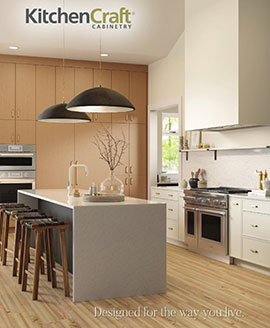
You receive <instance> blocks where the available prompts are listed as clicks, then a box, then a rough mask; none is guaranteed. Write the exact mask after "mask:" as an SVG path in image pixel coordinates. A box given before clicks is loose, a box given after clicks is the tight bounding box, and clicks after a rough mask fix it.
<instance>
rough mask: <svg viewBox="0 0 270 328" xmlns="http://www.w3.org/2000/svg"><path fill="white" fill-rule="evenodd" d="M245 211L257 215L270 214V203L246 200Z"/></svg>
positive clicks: (244, 201) (244, 202) (244, 203)
mask: <svg viewBox="0 0 270 328" xmlns="http://www.w3.org/2000/svg"><path fill="white" fill-rule="evenodd" d="M243 210H244V211H249V212H255V213H266V214H270V202H269V201H263V200H252V199H244V200H243Z"/></svg>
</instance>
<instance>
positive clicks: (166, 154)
mask: <svg viewBox="0 0 270 328" xmlns="http://www.w3.org/2000/svg"><path fill="white" fill-rule="evenodd" d="M178 127H179V125H178V114H177V113H175V114H174V113H162V172H167V173H178V154H179V133H178Z"/></svg>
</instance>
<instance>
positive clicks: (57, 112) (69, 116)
mask: <svg viewBox="0 0 270 328" xmlns="http://www.w3.org/2000/svg"><path fill="white" fill-rule="evenodd" d="M64 7H65V1H64V0H63V8H64ZM65 48H66V47H65V28H64V24H63V61H62V63H63V65H62V93H63V95H62V96H63V102H62V103H61V104H56V105H52V106H51V107H49V108H47V109H45V110H44V111H43V112H42V113H41V114H40V115H39V116H38V118H37V121H39V122H46V123H89V122H91V120H90V118H89V117H88V115H87V114H85V113H75V112H70V111H68V110H67V109H66V106H67V104H66V103H65V96H64V89H65V77H64V72H65Z"/></svg>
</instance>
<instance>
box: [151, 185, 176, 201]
mask: <svg viewBox="0 0 270 328" xmlns="http://www.w3.org/2000/svg"><path fill="white" fill-rule="evenodd" d="M151 197H152V198H153V197H155V198H162V199H168V200H178V192H177V191H169V190H164V189H159V188H153V189H152V190H151Z"/></svg>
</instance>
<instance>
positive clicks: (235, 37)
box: [185, 0, 270, 130]
mask: <svg viewBox="0 0 270 328" xmlns="http://www.w3.org/2000/svg"><path fill="white" fill-rule="evenodd" d="M185 26H186V27H185V128H186V130H198V129H215V128H217V129H218V128H220V127H225V128H229V127H230V126H235V125H237V126H238V127H239V126H241V125H270V115H269V109H270V92H269V85H270V60H269V47H270V38H269V31H270V1H269V0H256V1H254V0H200V1H198V0H188V1H186V5H185Z"/></svg>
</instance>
